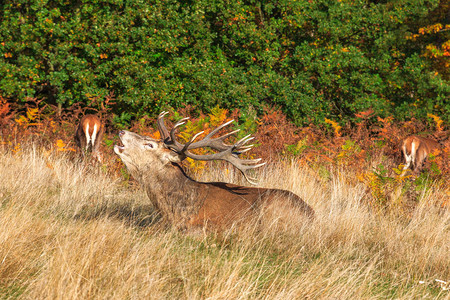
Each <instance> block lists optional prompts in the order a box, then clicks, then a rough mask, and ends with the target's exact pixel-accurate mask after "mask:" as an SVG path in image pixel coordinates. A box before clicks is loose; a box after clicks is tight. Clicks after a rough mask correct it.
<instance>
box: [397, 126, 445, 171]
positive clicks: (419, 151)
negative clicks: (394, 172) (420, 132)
mask: <svg viewBox="0 0 450 300" xmlns="http://www.w3.org/2000/svg"><path fill="white" fill-rule="evenodd" d="M440 147H441V145H440V144H439V142H437V141H435V140H433V139H429V138H424V137H420V136H416V135H411V136H408V137H407V138H405V139H403V142H402V152H403V157H404V158H405V162H406V164H405V167H404V168H403V174H405V173H406V170H407V169H408V168H409V167H410V166H411V164H412V166H413V168H414V172H419V171H420V170H421V169H422V165H423V163H424V162H425V160H426V159H427V157H428V155H429V154H431V153H433V151H434V150H435V149H440Z"/></svg>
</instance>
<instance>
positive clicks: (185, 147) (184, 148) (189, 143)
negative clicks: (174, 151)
mask: <svg viewBox="0 0 450 300" xmlns="http://www.w3.org/2000/svg"><path fill="white" fill-rule="evenodd" d="M203 132H204V131H200V132H199V133H197V134H196V135H194V136H193V137H192V138H191V140H190V141H189V142H187V143H186V145H184V147H183V149H182V150H181V152H185V151H186V150H187V149H188V148H189V145H191V144H192V143H193V142H194V140H195V139H196V138H198V137H199V136H200V135H201V134H203Z"/></svg>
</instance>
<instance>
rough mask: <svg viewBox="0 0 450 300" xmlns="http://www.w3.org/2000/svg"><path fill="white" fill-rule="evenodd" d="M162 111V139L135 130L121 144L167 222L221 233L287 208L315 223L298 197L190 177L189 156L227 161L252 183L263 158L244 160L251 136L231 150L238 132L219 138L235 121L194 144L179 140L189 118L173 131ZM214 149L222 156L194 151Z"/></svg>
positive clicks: (133, 172)
mask: <svg viewBox="0 0 450 300" xmlns="http://www.w3.org/2000/svg"><path fill="white" fill-rule="evenodd" d="M166 114H167V112H162V113H161V114H160V115H159V117H158V120H157V125H158V130H159V132H160V134H161V139H160V140H156V139H152V138H150V137H147V136H141V135H138V134H136V133H133V132H129V131H120V132H119V137H120V140H121V142H122V146H120V145H115V147H114V152H115V153H116V154H117V155H119V157H120V158H121V159H122V161H123V162H124V164H125V165H126V167H127V169H128V171H129V172H130V173H131V175H132V176H133V177H134V178H135V179H136V180H137V181H138V182H140V184H141V185H142V186H143V187H144V188H145V190H146V192H147V195H148V196H149V198H150V200H151V201H152V203H153V205H154V206H155V207H156V209H157V210H158V211H159V212H160V213H161V214H162V217H163V219H165V220H167V221H169V222H170V223H171V224H173V225H174V226H176V227H177V228H190V227H198V226H205V225H208V226H209V225H212V227H216V228H221V227H223V226H229V225H230V224H231V223H233V222H235V221H240V220H243V219H244V218H245V217H248V216H251V215H253V216H257V213H258V212H266V211H267V210H272V209H277V208H279V207H285V208H287V209H288V210H289V211H290V212H298V214H299V215H300V216H307V217H308V218H313V216H314V211H313V209H312V208H311V207H310V206H309V205H308V204H306V203H305V202H304V201H303V200H302V199H300V197H298V196H297V195H295V194H294V193H292V192H289V191H285V190H279V189H268V188H258V187H246V186H239V185H234V184H230V183H225V182H198V181H195V180H193V179H191V178H190V177H188V176H187V175H186V174H185V172H184V171H183V169H182V168H181V166H180V165H179V163H180V162H181V161H182V160H183V159H185V158H186V157H189V158H192V159H194V160H204V161H208V160H225V161H227V162H229V163H231V164H232V165H234V166H235V167H236V168H237V169H238V170H240V171H241V173H242V174H243V175H244V176H245V178H246V179H247V180H248V181H250V182H251V180H252V179H251V178H250V177H249V176H248V174H246V171H248V170H252V169H255V168H258V167H260V166H262V165H264V163H262V164H259V161H260V159H241V158H239V157H238V155H239V154H241V153H243V152H246V151H248V150H250V149H251V147H252V145H249V146H246V145H245V144H246V143H247V142H248V141H250V140H251V139H253V138H252V137H250V136H246V137H244V138H243V139H241V140H240V141H238V142H237V143H235V144H234V145H227V144H226V143H225V142H224V141H225V139H226V138H228V137H229V136H231V135H232V134H234V133H236V132H237V131H238V130H235V131H232V132H229V133H227V134H225V135H223V136H220V137H217V138H213V136H214V135H215V134H216V133H217V132H219V130H221V129H222V128H224V127H225V126H227V125H229V124H231V123H232V122H233V120H232V121H229V122H227V123H225V124H222V125H221V126H219V127H217V128H216V129H214V130H212V131H211V132H210V133H209V134H208V135H206V137H205V138H204V139H203V140H200V141H197V142H194V141H195V140H196V139H197V138H198V137H199V135H201V134H202V132H199V133H197V134H196V135H195V136H194V137H193V138H192V139H191V140H190V141H189V142H187V143H186V144H181V143H180V142H178V141H177V139H176V136H175V131H176V130H177V128H178V127H179V126H180V125H182V124H184V123H185V121H186V120H187V119H188V118H184V119H181V120H180V121H178V122H177V123H176V124H175V125H174V127H173V128H172V130H171V131H170V132H169V131H168V130H167V128H166V126H165V125H164V116H165V115H166ZM204 147H209V148H210V149H213V150H216V151H218V152H216V153H214V154H210V155H198V154H193V153H191V152H190V150H192V149H197V148H204Z"/></svg>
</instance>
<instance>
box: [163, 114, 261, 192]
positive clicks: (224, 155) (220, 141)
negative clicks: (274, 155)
mask: <svg viewBox="0 0 450 300" xmlns="http://www.w3.org/2000/svg"><path fill="white" fill-rule="evenodd" d="M166 114H168V112H164V111H163V112H162V113H161V114H160V115H159V116H158V120H157V124H158V130H159V133H160V134H161V138H162V139H163V141H164V143H165V145H166V146H167V147H168V148H169V149H171V150H173V151H175V152H177V153H178V154H179V155H181V156H182V157H183V158H185V157H189V158H192V159H195V160H204V161H207V160H225V161H228V162H229V163H231V164H232V165H233V166H235V167H236V168H237V169H238V170H239V171H241V173H242V174H243V175H244V177H245V179H247V181H248V182H250V183H252V184H255V179H254V178H251V177H249V176H248V175H247V174H246V173H245V171H247V170H251V169H255V168H258V167H261V166H263V165H265V163H260V164H258V162H259V161H261V158H258V159H240V158H239V157H238V155H239V154H242V153H244V152H247V151H249V150H250V149H251V148H252V147H253V145H245V144H246V143H248V142H249V141H251V140H253V139H254V137H251V136H250V135H247V136H245V137H244V138H242V139H240V140H239V141H238V142H237V143H235V144H234V145H227V144H225V142H224V141H225V139H227V138H228V137H229V136H231V135H233V134H235V133H236V132H238V131H239V130H240V129H237V130H234V131H232V132H229V133H226V134H225V135H222V136H220V137H217V138H213V136H214V135H215V134H216V133H217V132H219V130H221V129H222V128H224V127H226V126H228V125H230V124H231V123H233V122H234V120H231V121H228V122H226V123H224V124H222V125H220V126H219V127H217V128H215V129H214V130H213V131H211V132H210V133H209V134H208V135H207V136H205V138H204V139H202V140H201V141H198V142H194V141H195V140H196V139H197V138H198V137H199V136H200V135H201V134H202V133H203V132H204V131H201V132H199V133H197V134H196V135H194V136H193V137H192V138H191V140H190V141H189V142H187V143H186V144H184V145H183V144H181V143H179V142H178V141H177V140H176V136H175V131H176V129H177V128H178V127H179V126H181V125H183V124H184V123H186V120H188V119H189V118H183V119H181V120H179V121H178V122H176V123H175V125H174V126H173V128H172V130H170V132H169V130H167V128H166V126H165V125H164V116H165V115H166ZM204 147H209V148H211V149H214V150H217V151H219V152H217V153H213V154H208V155H198V154H193V153H190V152H189V151H188V150H192V149H197V148H204Z"/></svg>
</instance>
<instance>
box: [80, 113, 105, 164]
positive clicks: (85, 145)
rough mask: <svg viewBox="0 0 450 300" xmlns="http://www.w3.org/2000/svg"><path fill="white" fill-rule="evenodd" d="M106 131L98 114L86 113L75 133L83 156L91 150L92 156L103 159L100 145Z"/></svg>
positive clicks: (99, 159)
mask: <svg viewBox="0 0 450 300" xmlns="http://www.w3.org/2000/svg"><path fill="white" fill-rule="evenodd" d="M104 133H105V126H104V125H103V123H102V121H101V120H100V119H99V118H98V117H97V116H95V115H85V116H84V117H83V118H82V119H81V121H80V124H79V125H78V129H77V132H76V135H75V141H76V142H77V145H78V147H80V149H81V151H82V153H83V156H85V155H86V153H87V152H88V151H89V150H91V152H92V156H93V157H94V158H96V159H97V160H98V161H99V162H101V161H102V157H101V154H100V151H99V147H100V143H101V141H102V137H103V134H104Z"/></svg>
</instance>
